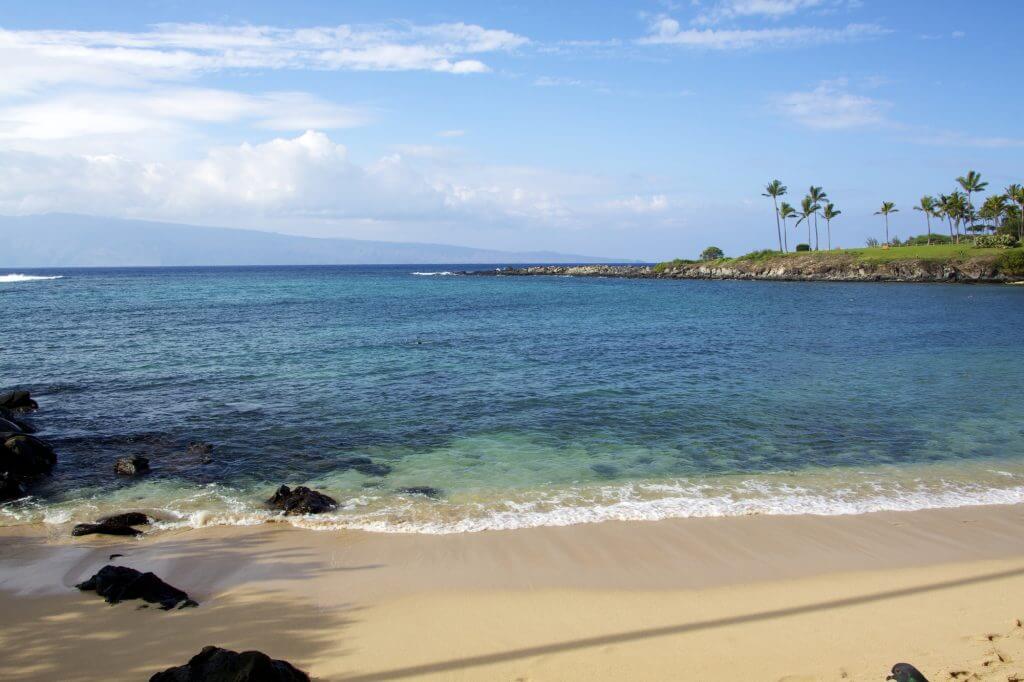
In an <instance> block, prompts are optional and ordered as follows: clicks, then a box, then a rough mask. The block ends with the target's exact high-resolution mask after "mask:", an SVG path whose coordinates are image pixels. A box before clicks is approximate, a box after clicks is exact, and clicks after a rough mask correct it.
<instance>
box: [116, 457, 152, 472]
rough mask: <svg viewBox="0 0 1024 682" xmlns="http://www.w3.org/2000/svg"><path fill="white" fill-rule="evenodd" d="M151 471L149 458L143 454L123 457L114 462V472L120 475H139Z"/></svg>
mask: <svg viewBox="0 0 1024 682" xmlns="http://www.w3.org/2000/svg"><path fill="white" fill-rule="evenodd" d="M148 471H149V460H148V459H146V458H145V457H142V456H141V455H132V456H131V457H121V458H119V459H118V460H117V461H116V462H114V473H116V474H117V475H119V476H139V475H141V474H144V473H146V472H148Z"/></svg>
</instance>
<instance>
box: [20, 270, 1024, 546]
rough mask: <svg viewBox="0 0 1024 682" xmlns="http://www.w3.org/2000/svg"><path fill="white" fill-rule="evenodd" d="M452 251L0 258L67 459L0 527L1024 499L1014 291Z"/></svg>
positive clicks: (483, 521)
mask: <svg viewBox="0 0 1024 682" xmlns="http://www.w3.org/2000/svg"><path fill="white" fill-rule="evenodd" d="M493 267H494V266H480V268H479V269H489V268H493ZM464 269H467V266H445V265H438V266H431V267H426V266H422V265H417V266H387V267H380V266H373V267H359V266H329V267H233V268H137V269H73V270H60V269H53V270H45V271H43V270H39V271H21V270H19V271H17V272H13V271H12V272H7V271H0V306H2V309H3V311H4V313H3V323H2V325H0V389H3V388H16V387H20V388H27V389H29V390H31V391H32V393H33V396H34V397H35V398H36V399H37V400H38V401H39V403H40V410H39V411H38V412H37V413H35V414H33V415H31V418H32V419H33V421H34V423H35V425H36V426H37V427H38V428H39V429H40V432H39V434H38V435H39V436H40V437H42V438H44V439H46V440H48V441H49V442H50V443H51V444H52V445H53V446H54V448H55V449H56V451H57V454H58V457H59V463H58V466H57V468H56V469H55V471H54V474H53V476H52V477H51V478H49V479H48V480H46V481H44V482H43V483H41V484H40V485H38V486H36V487H35V488H34V489H33V496H32V497H30V498H27V499H24V500H20V501H17V502H13V503H9V504H6V505H4V506H2V507H0V524H6V525H11V524H22V523H34V522H45V523H50V524H66V523H69V522H72V521H75V522H77V521H88V520H93V519H94V518H95V517H96V516H98V515H100V514H102V513H105V512H109V511H128V510H140V511H148V512H150V513H151V514H153V515H155V516H156V517H157V518H158V519H160V523H159V524H157V527H158V528H176V527H186V526H202V525H210V524H253V523H261V522H265V521H267V520H270V519H275V518H277V517H276V515H275V513H274V512H272V511H270V510H268V509H267V508H266V507H265V504H264V501H265V500H266V498H268V497H269V496H270V495H271V494H272V493H273V491H274V489H275V488H276V487H277V486H278V485H280V484H282V483H286V484H289V485H292V486H294V485H309V486H311V487H314V488H316V489H319V490H321V491H323V492H325V493H327V494H329V495H331V496H333V497H335V498H336V499H337V500H338V501H339V502H340V503H341V506H340V508H339V510H338V511H337V512H335V513H330V514H326V515H320V516H315V517H293V518H289V519H288V520H289V522H291V523H294V524H296V525H299V526H305V527H311V528H319V529H325V530H329V529H338V528H356V529H365V530H371V531H380V532H423V533H451V532H469V531H480V530H491V529H506V528H520V527H529V526H538V525H566V524H574V523H586V522H598V521H605V520H615V519H630V520H643V519H662V518H671V517H697V516H728V515H740V514H808V513H809V514H855V513H864V512H870V511H878V510H902V509H922V508H930V507H954V506H962V505H977V504H990V503H1016V502H1022V501H1024V422H1022V420H1021V415H1022V414H1024V361H1022V358H1024V353H1022V351H1024V288H1022V287H1011V286H986V285H982V286H967V285H939V284H926V285H916V284H850V283H826V282H810V283H796V282H740V281H660V280H657V281H656V280H620V279H583V278H565V277H518V278H514V277H470V276H462V275H458V274H455V273H457V271H459V270H464ZM191 442H202V443H209V444H211V445H212V446H213V448H212V450H211V451H210V452H209V453H208V454H202V453H197V452H195V451H189V449H188V447H187V446H188V444H189V443H191ZM133 454H140V455H143V456H146V457H148V458H149V459H150V462H151V466H152V471H151V473H149V474H148V475H146V476H142V477H138V478H123V477H118V476H116V475H115V474H114V470H113V463H114V460H115V459H116V458H118V457H122V456H126V455H133ZM353 458H365V459H369V460H370V461H371V462H372V463H374V464H379V465H383V466H382V467H378V468H377V471H375V473H376V474H382V473H384V472H386V471H387V470H388V469H390V471H389V472H388V473H386V474H385V475H372V474H367V473H365V472H361V471H359V470H357V469H356V468H354V467H353V466H352V462H353V461H365V460H353ZM413 486H430V487H432V488H436V489H437V490H438V491H439V493H438V495H437V496H436V497H435V498H431V497H426V496H423V495H418V494H410V493H408V492H402V491H401V489H402V488H407V487H413Z"/></svg>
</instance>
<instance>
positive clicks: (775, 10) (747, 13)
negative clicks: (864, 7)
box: [693, 0, 861, 25]
mask: <svg viewBox="0 0 1024 682" xmlns="http://www.w3.org/2000/svg"><path fill="white" fill-rule="evenodd" d="M860 6H861V0H718V2H714V3H712V4H711V5H710V6H708V7H706V8H705V9H704V10H703V11H701V12H700V13H699V14H698V15H697V16H696V18H695V19H694V20H693V23H694V24H698V25H708V24H717V23H719V22H722V21H728V20H735V19H745V18H750V17H760V18H767V19H781V18H782V17H786V16H789V15H792V14H796V13H798V12H801V11H804V10H813V11H814V12H815V13H816V14H832V13H835V12H837V11H840V10H843V9H855V8H858V7H860Z"/></svg>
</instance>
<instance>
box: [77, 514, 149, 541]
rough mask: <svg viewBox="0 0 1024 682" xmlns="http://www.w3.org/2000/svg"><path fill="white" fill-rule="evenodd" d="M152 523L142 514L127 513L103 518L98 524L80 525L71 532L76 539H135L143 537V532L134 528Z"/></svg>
mask: <svg viewBox="0 0 1024 682" xmlns="http://www.w3.org/2000/svg"><path fill="white" fill-rule="evenodd" d="M149 521H150V519H149V517H148V516H146V515H145V514H143V513H141V512H126V513H124V514H115V515H113V516H106V517H104V518H101V519H100V520H99V521H97V522H96V523H80V524H78V525H77V526H75V527H74V528H73V529H72V530H71V534H72V535H74V536H75V537H81V536H83V535H94V534H99V535H127V536H131V537H135V536H137V535H142V531H141V530H138V529H136V528H132V526H144V525H146V524H148V523H149Z"/></svg>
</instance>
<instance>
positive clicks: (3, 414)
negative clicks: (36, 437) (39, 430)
mask: <svg viewBox="0 0 1024 682" xmlns="http://www.w3.org/2000/svg"><path fill="white" fill-rule="evenodd" d="M0 419H2V420H4V422H6V423H8V424H13V425H14V428H10V427H7V426H2V425H0V431H17V432H19V433H35V432H36V427H34V426H32V424H30V423H29V422H27V421H25V419H23V418H22V415H21V413H19V412H15V411H14V410H8V409H7V408H6V407H0Z"/></svg>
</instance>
